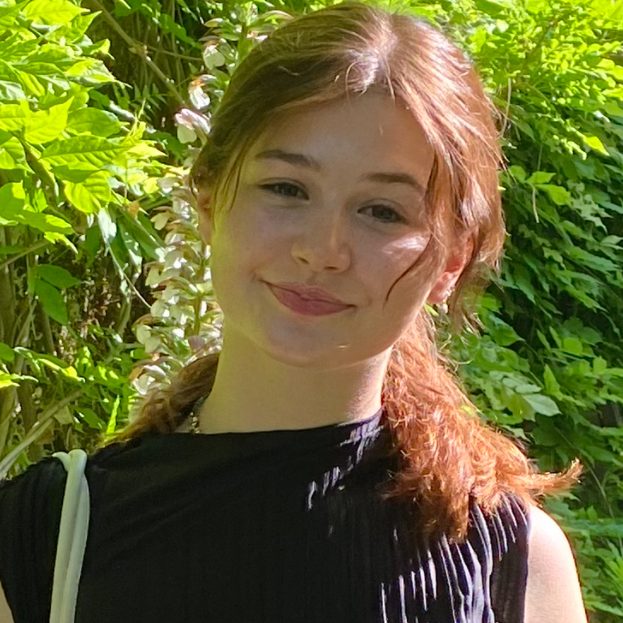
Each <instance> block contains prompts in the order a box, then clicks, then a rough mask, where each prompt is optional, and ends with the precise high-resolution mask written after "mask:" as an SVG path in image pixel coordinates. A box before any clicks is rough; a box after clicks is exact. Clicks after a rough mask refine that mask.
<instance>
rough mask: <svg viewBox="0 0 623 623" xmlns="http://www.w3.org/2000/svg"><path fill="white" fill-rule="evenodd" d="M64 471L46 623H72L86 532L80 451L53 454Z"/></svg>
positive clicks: (85, 488) (87, 504)
mask: <svg viewBox="0 0 623 623" xmlns="http://www.w3.org/2000/svg"><path fill="white" fill-rule="evenodd" d="M53 456H54V457H55V458H57V459H59V460H60V461H61V462H62V463H63V465H64V466H65V469H66V470H67V483H66V485H65V494H64V497H63V508H62V511H61V523H60V529H59V534H58V545H57V548H56V561H55V563H54V580H53V587H52V603H51V608H50V623H74V618H75V611H76V601H77V598H78V585H79V583H80V574H81V572H82V561H83V559H84V550H85V548H86V542H87V534H88V531H89V515H90V500H89V485H88V483H87V479H86V476H85V475H84V468H85V466H86V461H87V455H86V452H85V451H84V450H71V451H70V452H69V453H66V452H55V453H54V454H53Z"/></svg>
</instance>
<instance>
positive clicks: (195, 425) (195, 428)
mask: <svg viewBox="0 0 623 623" xmlns="http://www.w3.org/2000/svg"><path fill="white" fill-rule="evenodd" d="M206 398H207V396H201V397H200V398H198V399H197V400H195V402H194V404H193V406H192V408H191V410H190V432H191V433H192V434H193V435H200V434H201V425H200V424H199V411H200V410H201V407H202V405H203V403H204V401H205V399H206Z"/></svg>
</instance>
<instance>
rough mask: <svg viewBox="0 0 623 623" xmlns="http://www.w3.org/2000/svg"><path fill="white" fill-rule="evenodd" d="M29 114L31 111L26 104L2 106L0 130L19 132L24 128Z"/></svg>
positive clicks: (0, 106) (0, 107)
mask: <svg viewBox="0 0 623 623" xmlns="http://www.w3.org/2000/svg"><path fill="white" fill-rule="evenodd" d="M29 114H30V111H29V110H28V106H27V105H26V104H25V103H21V104H0V130H6V131H7V132H19V131H20V130H22V129H23V128H24V124H25V122H26V117H27V116H28V115H29Z"/></svg>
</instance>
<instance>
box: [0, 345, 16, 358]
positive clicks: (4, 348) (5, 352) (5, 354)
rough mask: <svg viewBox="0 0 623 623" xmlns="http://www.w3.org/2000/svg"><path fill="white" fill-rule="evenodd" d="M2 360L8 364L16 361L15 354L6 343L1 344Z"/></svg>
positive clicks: (0, 356)
mask: <svg viewBox="0 0 623 623" xmlns="http://www.w3.org/2000/svg"><path fill="white" fill-rule="evenodd" d="M0 359H1V360H2V361H6V362H7V363H11V362H12V361H13V360H14V359H15V352H14V351H13V349H12V348H11V347H10V346H9V345H8V344H5V343H4V342H0Z"/></svg>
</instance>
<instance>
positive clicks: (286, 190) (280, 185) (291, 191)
mask: <svg viewBox="0 0 623 623" xmlns="http://www.w3.org/2000/svg"><path fill="white" fill-rule="evenodd" d="M261 188H263V189H264V190H266V191H268V192H270V193H273V194H275V195H279V196H281V197H292V198H296V199H307V195H306V193H305V191H304V190H303V189H302V188H300V187H299V186H297V185H296V184H290V183H289V182H277V183H275V184H262V186H261Z"/></svg>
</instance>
